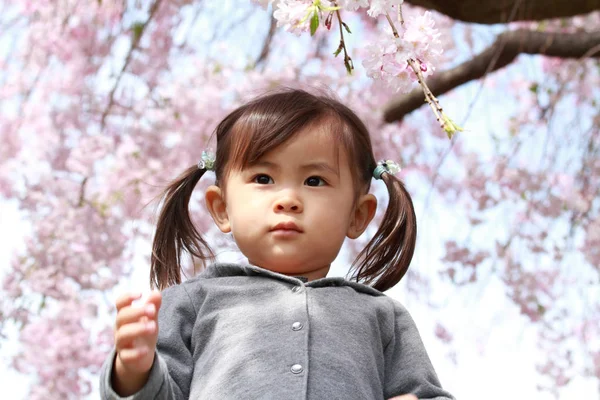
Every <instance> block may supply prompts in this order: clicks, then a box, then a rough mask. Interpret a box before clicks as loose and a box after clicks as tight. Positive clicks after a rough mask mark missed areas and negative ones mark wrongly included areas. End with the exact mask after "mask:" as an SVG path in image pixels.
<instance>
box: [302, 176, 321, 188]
mask: <svg viewBox="0 0 600 400" xmlns="http://www.w3.org/2000/svg"><path fill="white" fill-rule="evenodd" d="M304 183H305V184H306V185H307V186H325V183H326V182H325V181H324V180H323V178H321V177H318V176H311V177H309V178H307V179H306V181H304Z"/></svg>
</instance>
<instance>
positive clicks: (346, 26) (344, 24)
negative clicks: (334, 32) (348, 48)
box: [342, 22, 352, 33]
mask: <svg viewBox="0 0 600 400" xmlns="http://www.w3.org/2000/svg"><path fill="white" fill-rule="evenodd" d="M342 25H343V26H344V28H346V32H348V33H352V32H351V31H350V28H349V27H348V24H346V23H345V22H342Z"/></svg>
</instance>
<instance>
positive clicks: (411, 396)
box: [389, 394, 419, 400]
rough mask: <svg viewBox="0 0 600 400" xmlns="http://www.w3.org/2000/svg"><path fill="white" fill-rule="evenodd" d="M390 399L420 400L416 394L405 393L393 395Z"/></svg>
mask: <svg viewBox="0 0 600 400" xmlns="http://www.w3.org/2000/svg"><path fill="white" fill-rule="evenodd" d="M389 400H419V399H417V396H415V395H414V394H403V395H402V396H396V397H392V398H391V399H389Z"/></svg>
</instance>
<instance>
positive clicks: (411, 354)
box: [384, 300, 454, 400]
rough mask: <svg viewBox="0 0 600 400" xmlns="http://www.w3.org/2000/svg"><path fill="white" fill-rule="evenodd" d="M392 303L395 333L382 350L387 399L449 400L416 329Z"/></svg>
mask: <svg viewBox="0 0 600 400" xmlns="http://www.w3.org/2000/svg"><path fill="white" fill-rule="evenodd" d="M392 302H393V303H394V328H393V329H394V330H393V333H392V337H391V339H390V341H389V343H388V344H387V347H386V348H385V350H384V351H385V395H386V399H390V398H392V397H394V396H400V395H403V394H409V393H412V394H414V395H415V396H417V397H418V398H419V399H420V400H423V399H431V400H449V399H454V397H453V396H452V395H451V394H450V393H448V392H447V391H445V390H444V389H442V386H441V384H440V381H439V379H438V377H437V375H436V373H435V370H434V368H433V365H432V364H431V361H430V360H429V356H428V355H427V351H426V350H425V346H424V345H423V341H422V340H421V336H420V335H419V331H418V330H417V326H416V325H415V322H414V321H413V319H412V317H411V316H410V314H409V313H408V311H407V310H406V309H405V308H404V306H402V305H401V304H400V303H398V302H396V301H393V300H392Z"/></svg>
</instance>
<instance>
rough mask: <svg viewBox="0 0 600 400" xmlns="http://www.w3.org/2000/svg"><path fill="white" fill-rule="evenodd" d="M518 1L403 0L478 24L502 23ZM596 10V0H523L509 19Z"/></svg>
mask: <svg viewBox="0 0 600 400" xmlns="http://www.w3.org/2000/svg"><path fill="white" fill-rule="evenodd" d="M519 1H520V0H503V1H498V0H406V2H407V3H410V4H412V5H414V6H419V7H424V8H428V9H431V10H435V11H437V12H440V13H442V14H445V15H447V16H449V17H451V18H453V19H457V20H461V21H465V22H475V23H478V24H497V23H506V22H507V20H508V18H509V16H510V14H511V11H512V9H513V7H514V6H515V5H516V4H517V3H518V2H519ZM594 10H600V0H527V1H523V2H522V5H521V6H520V7H519V9H518V10H517V13H516V16H515V18H514V19H512V20H511V22H512V21H540V20H543V19H550V18H565V17H572V16H574V15H579V14H587V13H589V12H592V11H594Z"/></svg>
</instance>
